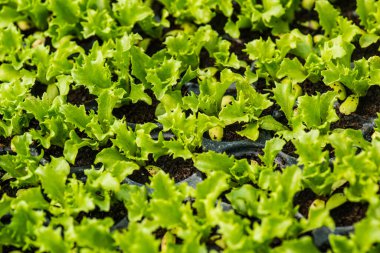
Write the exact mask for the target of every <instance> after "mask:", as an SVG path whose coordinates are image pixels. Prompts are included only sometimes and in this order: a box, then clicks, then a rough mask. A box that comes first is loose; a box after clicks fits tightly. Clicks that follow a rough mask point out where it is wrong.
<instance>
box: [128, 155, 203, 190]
mask: <svg viewBox="0 0 380 253" xmlns="http://www.w3.org/2000/svg"><path fill="white" fill-rule="evenodd" d="M148 165H153V166H157V167H159V168H161V169H162V170H163V171H165V172H166V173H168V174H169V175H170V177H171V178H173V179H174V181H175V182H180V181H182V180H185V179H186V178H188V177H190V176H191V175H193V174H194V173H195V172H196V171H197V169H196V168H195V167H194V163H193V161H192V160H191V159H189V160H184V159H182V158H175V159H173V158H172V157H170V156H168V155H167V156H161V157H159V158H158V159H157V161H154V160H153V159H152V158H151V159H149V161H148V162H147V165H146V166H148ZM150 176H151V175H150V173H149V172H148V170H147V169H146V167H142V168H140V169H139V170H136V171H134V172H133V174H132V175H130V176H129V178H130V179H132V180H134V181H136V182H138V183H141V184H145V183H149V182H150Z"/></svg>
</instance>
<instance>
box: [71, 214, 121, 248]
mask: <svg viewBox="0 0 380 253" xmlns="http://www.w3.org/2000/svg"><path fill="white" fill-rule="evenodd" d="M112 225H113V221H112V219H111V218H109V217H107V218H105V219H102V220H98V219H89V218H87V217H84V218H83V220H82V221H81V223H80V225H78V226H75V227H74V231H73V232H74V235H75V236H76V237H77V238H80V239H79V240H77V244H78V246H79V247H85V248H88V249H90V250H95V251H107V250H108V251H109V250H111V249H113V243H114V240H113V238H112V235H111V234H110V232H109V229H110V228H111V226H112ZM99 238H102V240H99Z"/></svg>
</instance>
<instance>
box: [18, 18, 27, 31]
mask: <svg viewBox="0 0 380 253" xmlns="http://www.w3.org/2000/svg"><path fill="white" fill-rule="evenodd" d="M17 26H18V27H19V28H20V30H21V31H26V30H29V29H30V24H29V23H28V22H26V21H24V20H21V21H18V22H17Z"/></svg>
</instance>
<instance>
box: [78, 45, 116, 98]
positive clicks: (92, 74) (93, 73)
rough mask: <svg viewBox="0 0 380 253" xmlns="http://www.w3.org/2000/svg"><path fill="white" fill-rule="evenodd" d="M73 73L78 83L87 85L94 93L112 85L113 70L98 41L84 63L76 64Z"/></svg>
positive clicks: (85, 57)
mask: <svg viewBox="0 0 380 253" xmlns="http://www.w3.org/2000/svg"><path fill="white" fill-rule="evenodd" d="M71 74H72V76H73V78H74V81H75V82H76V83H77V84H79V85H84V86H86V87H87V88H88V89H89V91H90V93H92V94H96V93H97V92H98V91H99V90H101V89H107V88H110V87H111V86H112V81H111V71H110V69H109V66H108V64H107V63H106V58H105V55H104V53H103V52H102V51H101V50H100V48H99V46H98V44H97V43H96V44H95V45H94V46H93V48H92V50H91V54H90V55H88V56H84V59H83V63H82V64H80V65H79V64H78V63H77V64H76V65H74V68H73V70H72V72H71Z"/></svg>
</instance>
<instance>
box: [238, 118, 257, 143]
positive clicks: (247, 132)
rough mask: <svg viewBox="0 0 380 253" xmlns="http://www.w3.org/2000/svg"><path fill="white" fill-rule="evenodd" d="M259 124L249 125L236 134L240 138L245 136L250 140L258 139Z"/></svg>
mask: <svg viewBox="0 0 380 253" xmlns="http://www.w3.org/2000/svg"><path fill="white" fill-rule="evenodd" d="M259 126H260V125H259V124H258V123H257V122H254V123H250V124H248V125H246V126H245V128H244V129H243V130H241V131H238V132H236V133H237V134H239V135H241V136H245V137H247V138H248V139H250V140H253V141H255V140H257V138H259Z"/></svg>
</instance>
